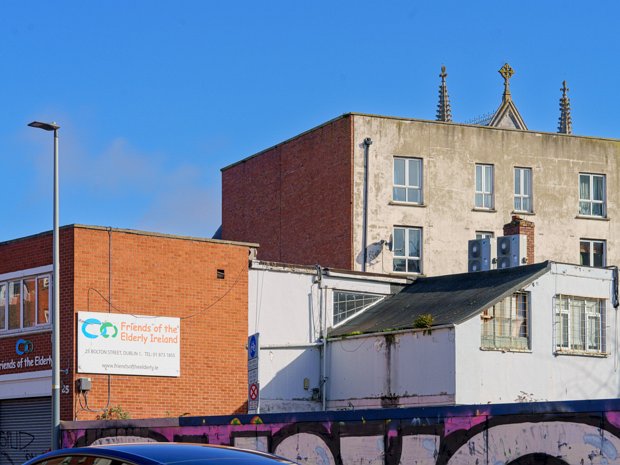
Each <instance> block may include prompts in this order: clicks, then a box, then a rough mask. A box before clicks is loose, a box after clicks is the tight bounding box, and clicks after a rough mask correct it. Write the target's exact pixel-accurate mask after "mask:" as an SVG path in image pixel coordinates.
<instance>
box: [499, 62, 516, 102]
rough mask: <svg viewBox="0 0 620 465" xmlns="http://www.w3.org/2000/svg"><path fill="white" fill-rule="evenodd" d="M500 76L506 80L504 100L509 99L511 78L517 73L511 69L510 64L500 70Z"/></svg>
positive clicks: (505, 64)
mask: <svg viewBox="0 0 620 465" xmlns="http://www.w3.org/2000/svg"><path fill="white" fill-rule="evenodd" d="M498 72H499V74H501V75H502V77H503V78H504V98H509V96H510V78H511V77H512V75H513V74H514V73H515V71H514V69H512V68H511V67H510V65H509V64H508V63H504V66H502V67H501V68H500V69H499V71H498Z"/></svg>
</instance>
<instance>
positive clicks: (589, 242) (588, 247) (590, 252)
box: [579, 239, 607, 267]
mask: <svg viewBox="0 0 620 465" xmlns="http://www.w3.org/2000/svg"><path fill="white" fill-rule="evenodd" d="M605 245H606V244H605V241H600V240H595V239H580V240H579V263H580V264H581V265H584V266H598V267H603V266H607V257H606V256H605V249H606V247H605Z"/></svg>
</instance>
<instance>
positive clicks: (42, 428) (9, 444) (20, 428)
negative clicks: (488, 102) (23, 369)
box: [0, 397, 52, 465]
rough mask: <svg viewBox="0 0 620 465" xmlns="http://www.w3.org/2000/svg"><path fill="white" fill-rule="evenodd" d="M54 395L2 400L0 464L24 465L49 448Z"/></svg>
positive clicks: (0, 404) (0, 411) (0, 407)
mask: <svg viewBox="0 0 620 465" xmlns="http://www.w3.org/2000/svg"><path fill="white" fill-rule="evenodd" d="M51 435H52V398H51V397H32V398H26V399H10V400H2V401H0V465H21V464H22V463H23V462H25V461H26V460H28V459H30V458H32V457H36V456H37V455H39V454H41V453H43V452H45V451H48V450H50V448H51V444H52V437H51Z"/></svg>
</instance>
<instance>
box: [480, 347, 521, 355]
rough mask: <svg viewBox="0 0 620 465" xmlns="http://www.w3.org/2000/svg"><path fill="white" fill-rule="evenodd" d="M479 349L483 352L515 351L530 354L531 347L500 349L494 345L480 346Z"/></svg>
mask: <svg viewBox="0 0 620 465" xmlns="http://www.w3.org/2000/svg"><path fill="white" fill-rule="evenodd" d="M480 350H482V351H484V352H515V353H518V354H531V353H532V349H508V348H506V349H500V348H495V347H480Z"/></svg>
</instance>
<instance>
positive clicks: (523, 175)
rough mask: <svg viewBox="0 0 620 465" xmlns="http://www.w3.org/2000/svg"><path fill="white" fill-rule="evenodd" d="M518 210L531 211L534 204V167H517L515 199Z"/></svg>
mask: <svg viewBox="0 0 620 465" xmlns="http://www.w3.org/2000/svg"><path fill="white" fill-rule="evenodd" d="M514 209H515V211H517V212H526V213H531V212H532V211H534V209H533V205H532V169H531V168H515V201H514Z"/></svg>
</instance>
